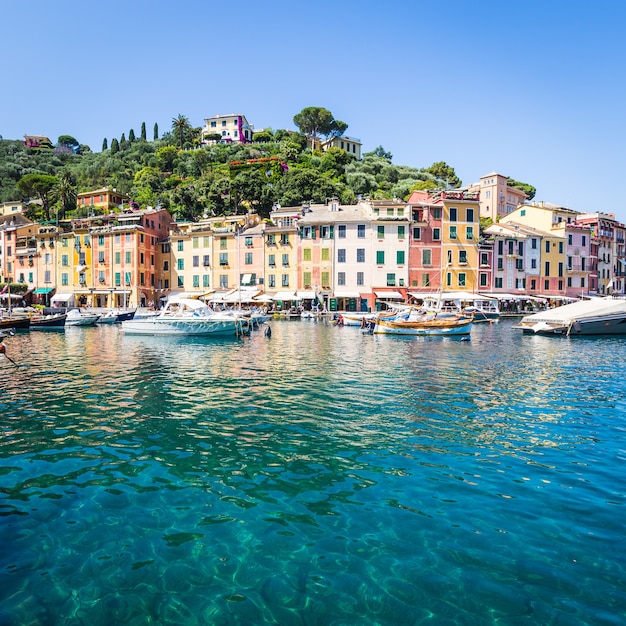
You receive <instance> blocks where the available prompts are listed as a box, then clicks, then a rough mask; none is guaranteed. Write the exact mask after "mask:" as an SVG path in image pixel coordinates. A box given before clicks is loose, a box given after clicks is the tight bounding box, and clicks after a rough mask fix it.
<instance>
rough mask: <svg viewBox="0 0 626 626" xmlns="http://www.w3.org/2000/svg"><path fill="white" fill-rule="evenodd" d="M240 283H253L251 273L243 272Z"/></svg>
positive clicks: (245, 284)
mask: <svg viewBox="0 0 626 626" xmlns="http://www.w3.org/2000/svg"><path fill="white" fill-rule="evenodd" d="M241 284H242V285H244V286H247V285H254V283H253V282H252V274H244V275H243V276H242V277H241Z"/></svg>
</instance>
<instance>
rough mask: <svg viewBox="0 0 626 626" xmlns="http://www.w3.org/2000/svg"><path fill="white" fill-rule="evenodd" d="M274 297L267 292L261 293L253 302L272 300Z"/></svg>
mask: <svg viewBox="0 0 626 626" xmlns="http://www.w3.org/2000/svg"><path fill="white" fill-rule="evenodd" d="M273 301H274V297H273V296H270V295H269V294H268V293H264V294H261V295H260V296H257V297H256V298H255V299H254V302H273Z"/></svg>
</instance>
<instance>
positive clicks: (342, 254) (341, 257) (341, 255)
mask: <svg viewBox="0 0 626 626" xmlns="http://www.w3.org/2000/svg"><path fill="white" fill-rule="evenodd" d="M345 262H346V249H345V248H339V249H338V250H337V263H345Z"/></svg>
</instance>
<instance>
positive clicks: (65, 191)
mask: <svg viewBox="0 0 626 626" xmlns="http://www.w3.org/2000/svg"><path fill="white" fill-rule="evenodd" d="M56 191H57V194H58V195H59V199H60V200H61V216H60V217H61V218H62V219H63V218H65V216H66V214H67V212H68V211H72V210H74V209H75V208H76V182H75V180H74V176H73V175H72V173H71V172H67V171H66V172H63V173H62V174H61V176H60V180H59V183H58V185H57V188H56Z"/></svg>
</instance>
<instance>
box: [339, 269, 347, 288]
mask: <svg viewBox="0 0 626 626" xmlns="http://www.w3.org/2000/svg"><path fill="white" fill-rule="evenodd" d="M345 284H346V273H345V272H337V285H341V286H344V285H345Z"/></svg>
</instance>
